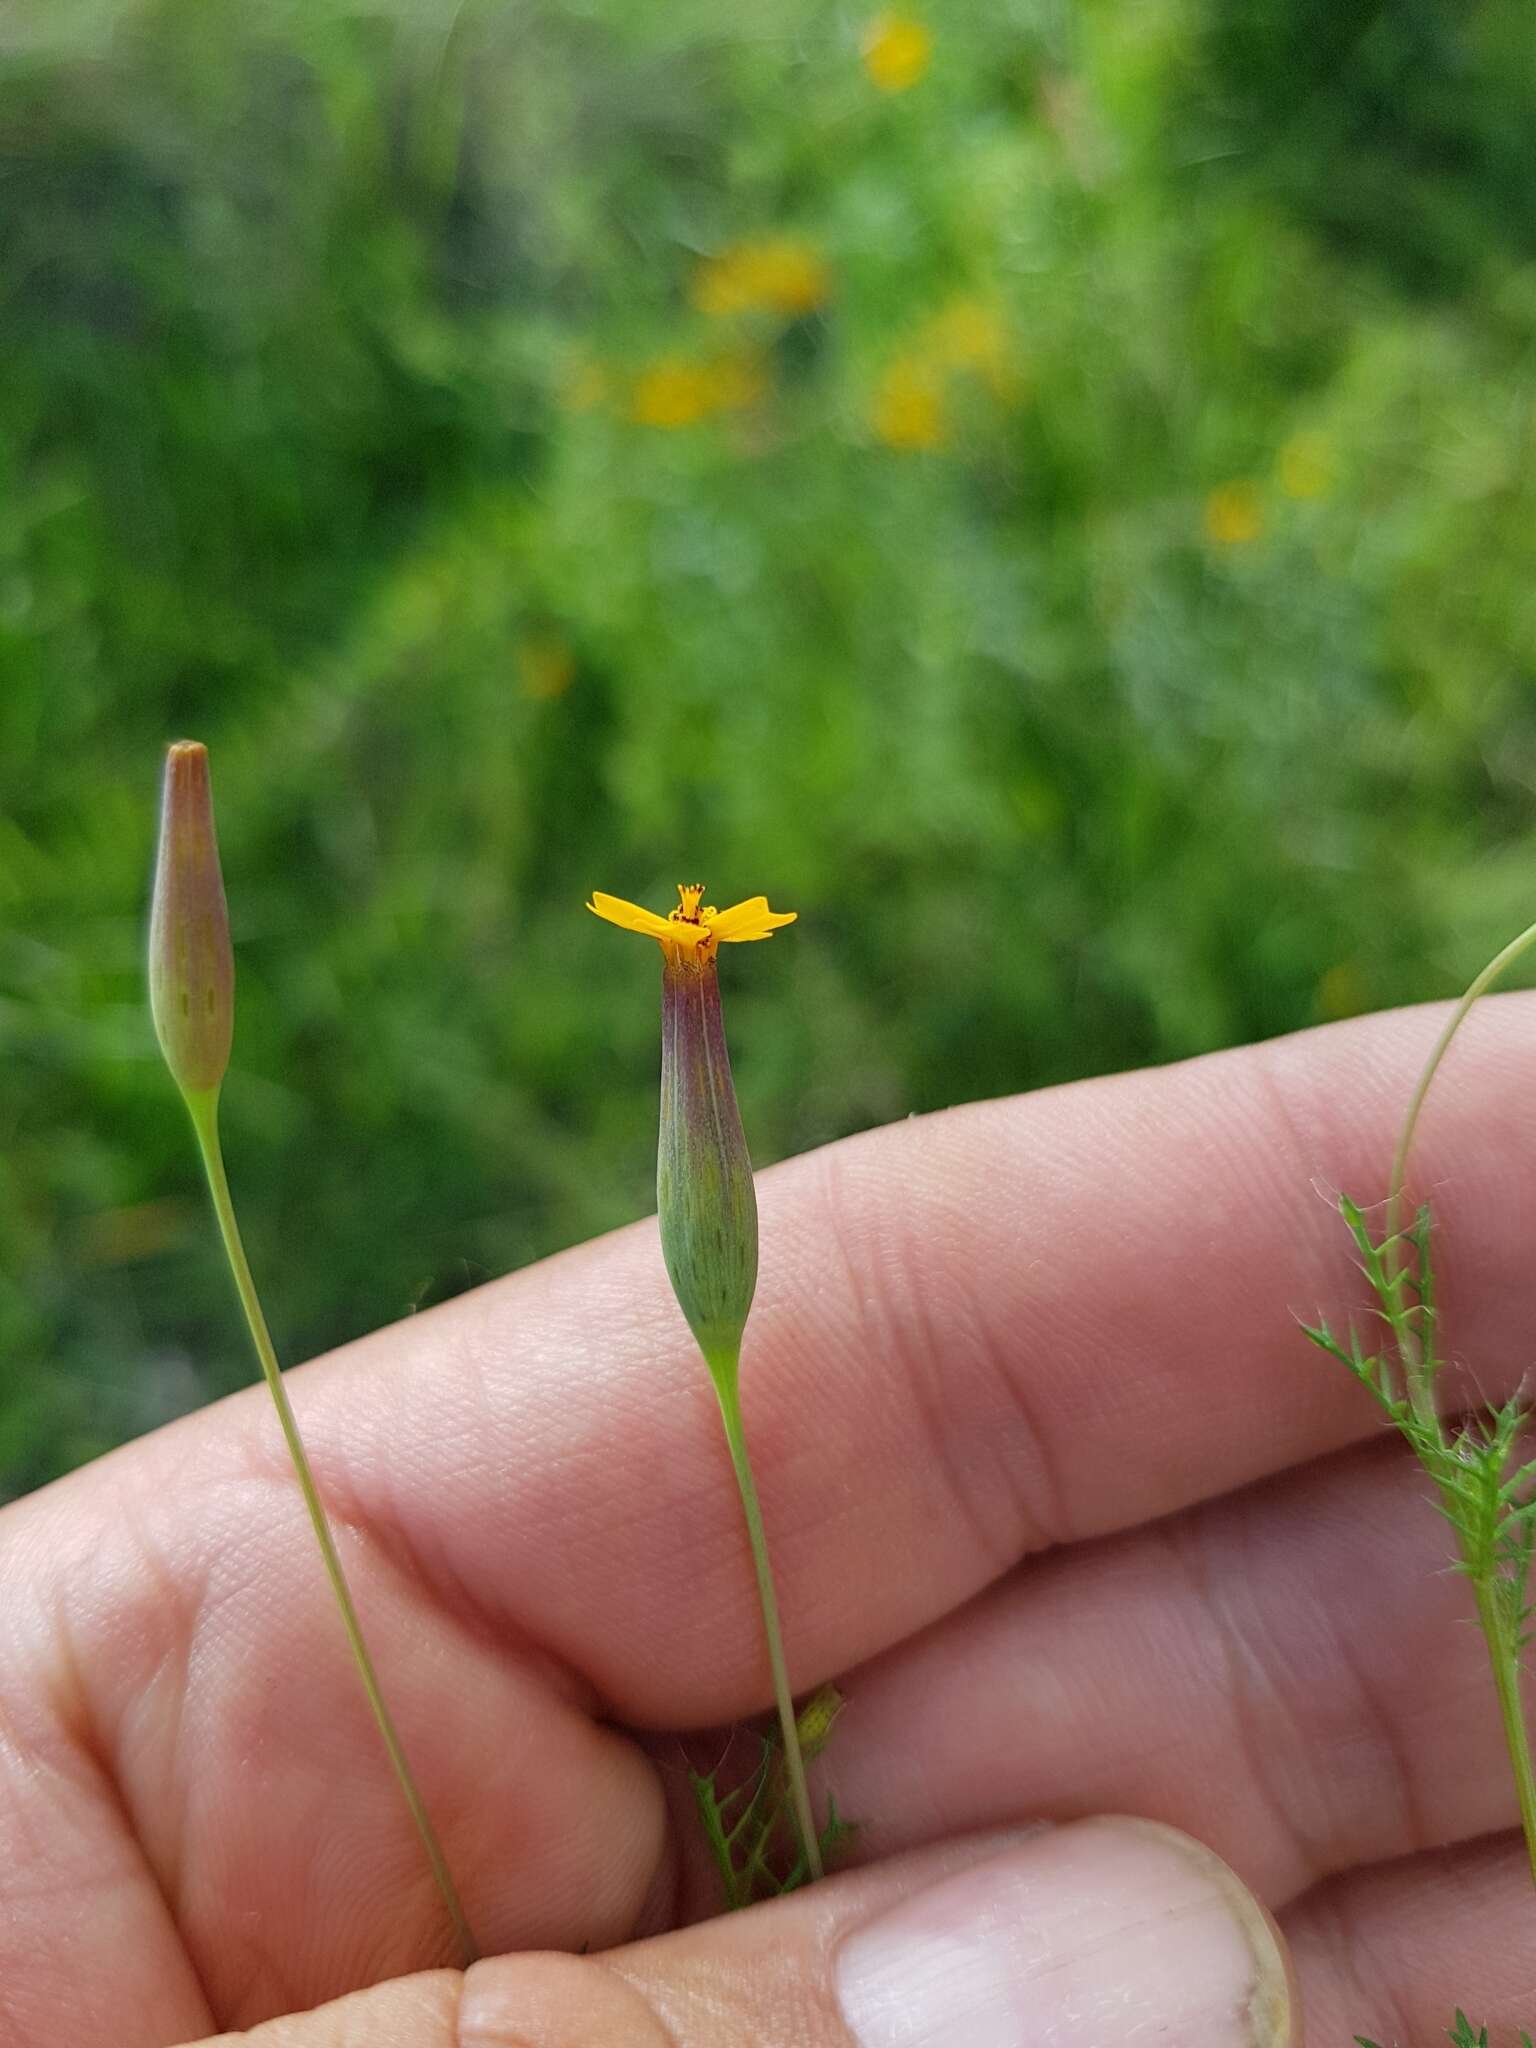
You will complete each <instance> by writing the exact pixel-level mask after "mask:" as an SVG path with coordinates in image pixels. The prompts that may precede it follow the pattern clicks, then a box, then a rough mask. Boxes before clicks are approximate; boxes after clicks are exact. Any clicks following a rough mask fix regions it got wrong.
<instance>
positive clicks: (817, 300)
mask: <svg viewBox="0 0 1536 2048" xmlns="http://www.w3.org/2000/svg"><path fill="white" fill-rule="evenodd" d="M829 290H830V283H829V279H828V276H827V266H826V265H825V263H823V261H822V260H821V258H820V256H818V255H817V253H816V251H815V250H814V249H813V248H812V247H811V246H810V245H809V243H807V242H799V241H796V240H795V239H794V238H793V236H790V235H768V236H764V237H763V238H762V239H761V240H759V241H751V242H732V243H731V244H730V246H729V247H728V248H725V249H722V250H721V251H720V253H719V254H718V255H717V256H711V257H709V258H707V259H706V261H704V262H703V263H701V264H700V265H699V267H698V269H697V270H696V271H695V272H694V275H693V282H692V285H691V286H690V287H689V296H690V297H691V298H692V300H693V303H694V305H695V306H697V307H698V309H699V311H700V312H701V313H709V314H712V315H714V316H716V317H720V316H724V315H728V314H732V313H757V312H762V313H780V314H782V315H784V317H785V318H786V319H791V320H793V319H798V318H799V317H800V316H801V315H802V314H805V313H811V312H814V311H815V309H816V308H817V307H818V306H820V305H822V304H823V303H824V302H825V300H826V298H827V295H828V292H829Z"/></svg>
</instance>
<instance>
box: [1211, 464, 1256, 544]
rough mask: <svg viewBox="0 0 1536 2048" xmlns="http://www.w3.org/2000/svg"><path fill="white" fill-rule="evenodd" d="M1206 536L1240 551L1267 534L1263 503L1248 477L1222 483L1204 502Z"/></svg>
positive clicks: (1254, 485)
mask: <svg viewBox="0 0 1536 2048" xmlns="http://www.w3.org/2000/svg"><path fill="white" fill-rule="evenodd" d="M1203 524H1204V526H1205V537H1206V539H1207V540H1210V541H1214V542H1215V543H1216V545H1217V546H1218V547H1223V548H1241V547H1247V546H1248V545H1249V544H1250V543H1251V542H1253V541H1256V540H1260V539H1262V538H1263V534H1264V500H1263V498H1262V497H1261V496H1260V493H1259V487H1258V485H1257V484H1255V483H1250V482H1249V481H1248V479H1247V478H1245V477H1239V478H1238V479H1237V481H1236V482H1235V483H1230V484H1220V485H1218V486H1217V488H1216V489H1215V490H1214V491H1212V492H1211V494H1210V496H1209V497H1208V498H1207V499H1206V501H1205V510H1204V514H1203Z"/></svg>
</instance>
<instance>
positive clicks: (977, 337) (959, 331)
mask: <svg viewBox="0 0 1536 2048" xmlns="http://www.w3.org/2000/svg"><path fill="white" fill-rule="evenodd" d="M924 346H925V348H926V350H927V352H928V353H929V354H931V355H932V357H933V358H934V360H935V361H936V362H940V363H942V364H943V365H944V366H945V368H946V369H950V370H968V371H969V372H970V373H971V375H972V376H975V377H979V378H980V379H981V380H982V382H983V383H984V384H986V385H987V386H988V388H989V389H990V390H991V392H992V395H993V397H994V398H1008V397H1011V396H1013V395H1014V393H1015V391H1016V389H1017V385H1018V377H1017V373H1016V371H1015V369H1014V365H1013V359H1012V355H1011V352H1010V350H1009V347H1008V329H1007V326H1006V325H1005V323H1004V321H1003V318H1002V316H1001V314H999V312H998V311H997V309H996V307H994V306H989V305H988V304H987V302H986V301H985V300H984V299H976V298H958V299H951V300H950V302H949V304H948V305H947V306H943V307H941V308H940V310H939V311H938V312H937V313H936V314H935V315H934V317H933V319H932V320H931V321H930V322H929V323H928V327H927V330H926V333H925V336H924Z"/></svg>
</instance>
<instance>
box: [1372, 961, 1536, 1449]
mask: <svg viewBox="0 0 1536 2048" xmlns="http://www.w3.org/2000/svg"><path fill="white" fill-rule="evenodd" d="M1533 945H1536V924H1531V925H1527V926H1526V928H1525V930H1524V931H1523V932H1521V933H1520V934H1519V936H1518V937H1517V938H1513V939H1511V940H1510V942H1509V944H1508V945H1507V946H1505V947H1504V948H1503V949H1502V951H1500V952H1498V953H1495V954H1494V956H1493V958H1492V959H1491V960H1490V961H1489V962H1488V965H1487V966H1486V967H1485V968H1484V969H1483V971H1482V973H1481V974H1479V975H1478V976H1477V978H1476V980H1475V981H1474V982H1473V983H1472V985H1471V986H1470V988H1468V990H1467V992H1466V994H1465V995H1464V996H1463V997H1462V999H1461V1001H1460V1002H1459V1003H1458V1004H1457V1005H1456V1007H1455V1009H1454V1010H1453V1011H1452V1012H1451V1015H1450V1017H1449V1019H1448V1020H1447V1022H1446V1026H1445V1029H1444V1030H1443V1031H1442V1032H1441V1033H1440V1036H1439V1037H1438V1038H1437V1039H1436V1040H1435V1045H1434V1050H1433V1051H1432V1052H1431V1053H1430V1056H1429V1058H1428V1060H1427V1061H1426V1062H1425V1066H1424V1071H1423V1073H1422V1074H1420V1076H1419V1081H1418V1086H1417V1087H1416V1088H1415V1089H1414V1091H1413V1099H1412V1100H1411V1101H1410V1103H1409V1104H1408V1114H1407V1116H1406V1117H1404V1119H1403V1128H1402V1130H1401V1132H1400V1133H1399V1134H1398V1140H1397V1151H1396V1153H1395V1155H1394V1156H1393V1160H1392V1181H1391V1186H1390V1188H1389V1190H1388V1194H1387V1216H1386V1235H1385V1241H1384V1244H1383V1247H1382V1250H1383V1256H1384V1257H1385V1259H1386V1262H1387V1273H1388V1276H1389V1278H1391V1279H1393V1280H1395V1279H1396V1278H1397V1277H1398V1276H1399V1275H1400V1274H1401V1272H1402V1270H1403V1244H1402V1234H1401V1230H1400V1221H1401V1217H1402V1207H1403V1188H1404V1184H1405V1182H1406V1181H1407V1178H1408V1154H1409V1152H1410V1150H1411V1149H1412V1146H1413V1137H1414V1132H1415V1131H1416V1130H1417V1128H1418V1123H1419V1112H1420V1111H1421V1110H1422V1109H1423V1107H1424V1098H1425V1097H1426V1096H1427V1095H1428V1093H1429V1087H1430V1083H1431V1082H1432V1081H1433V1080H1434V1078H1435V1075H1436V1074H1437V1073H1438V1071H1439V1068H1440V1062H1441V1061H1442V1060H1443V1059H1444V1058H1445V1055H1446V1054H1447V1052H1449V1050H1450V1046H1451V1040H1452V1039H1453V1038H1454V1037H1455V1036H1456V1034H1457V1032H1458V1031H1459V1030H1460V1029H1461V1027H1462V1024H1463V1023H1464V1022H1465V1020H1466V1015H1467V1012H1468V1011H1469V1010H1470V1009H1471V1007H1472V1005H1473V1004H1474V1003H1475V1002H1476V1001H1477V999H1478V997H1479V996H1481V995H1484V994H1485V993H1486V992H1487V991H1488V990H1489V989H1490V988H1491V987H1492V986H1493V984H1494V983H1495V982H1496V981H1497V980H1498V978H1499V976H1500V975H1501V974H1502V973H1503V972H1504V970H1505V968H1506V967H1510V966H1512V965H1513V964H1514V962H1515V961H1516V960H1518V959H1519V958H1520V955H1521V954H1522V953H1524V952H1525V951H1526V950H1527V948H1529V947H1530V946H1533ZM1399 1342H1400V1346H1401V1349H1402V1353H1403V1372H1404V1379H1405V1382H1406V1385H1407V1390H1408V1398H1409V1400H1410V1401H1411V1402H1412V1404H1413V1410H1414V1413H1415V1414H1416V1415H1417V1416H1418V1418H1419V1420H1420V1421H1421V1422H1423V1423H1426V1424H1430V1425H1433V1426H1435V1427H1437V1428H1438V1426H1439V1423H1438V1416H1437V1413H1436V1409H1435V1395H1434V1387H1433V1384H1432V1380H1431V1376H1430V1375H1429V1374H1428V1373H1427V1372H1426V1371H1425V1370H1424V1357H1423V1351H1422V1348H1421V1346H1420V1344H1419V1341H1418V1338H1417V1336H1415V1335H1414V1333H1413V1332H1412V1331H1411V1330H1404V1331H1403V1332H1401V1333H1400V1337H1399Z"/></svg>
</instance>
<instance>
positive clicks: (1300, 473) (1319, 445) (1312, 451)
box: [1278, 433, 1333, 498]
mask: <svg viewBox="0 0 1536 2048" xmlns="http://www.w3.org/2000/svg"><path fill="white" fill-rule="evenodd" d="M1278 467H1279V471H1280V488H1281V490H1282V491H1284V493H1285V495H1286V496H1287V497H1288V498H1321V497H1325V496H1326V495H1327V492H1328V489H1329V486H1330V485H1331V484H1332V482H1333V447H1332V444H1331V443H1330V441H1329V439H1328V436H1327V435H1326V434H1317V433H1302V434H1292V436H1291V438H1290V440H1289V441H1287V442H1286V444H1285V446H1284V447H1283V448H1282V449H1281V450H1280V458H1279V464H1278Z"/></svg>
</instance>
